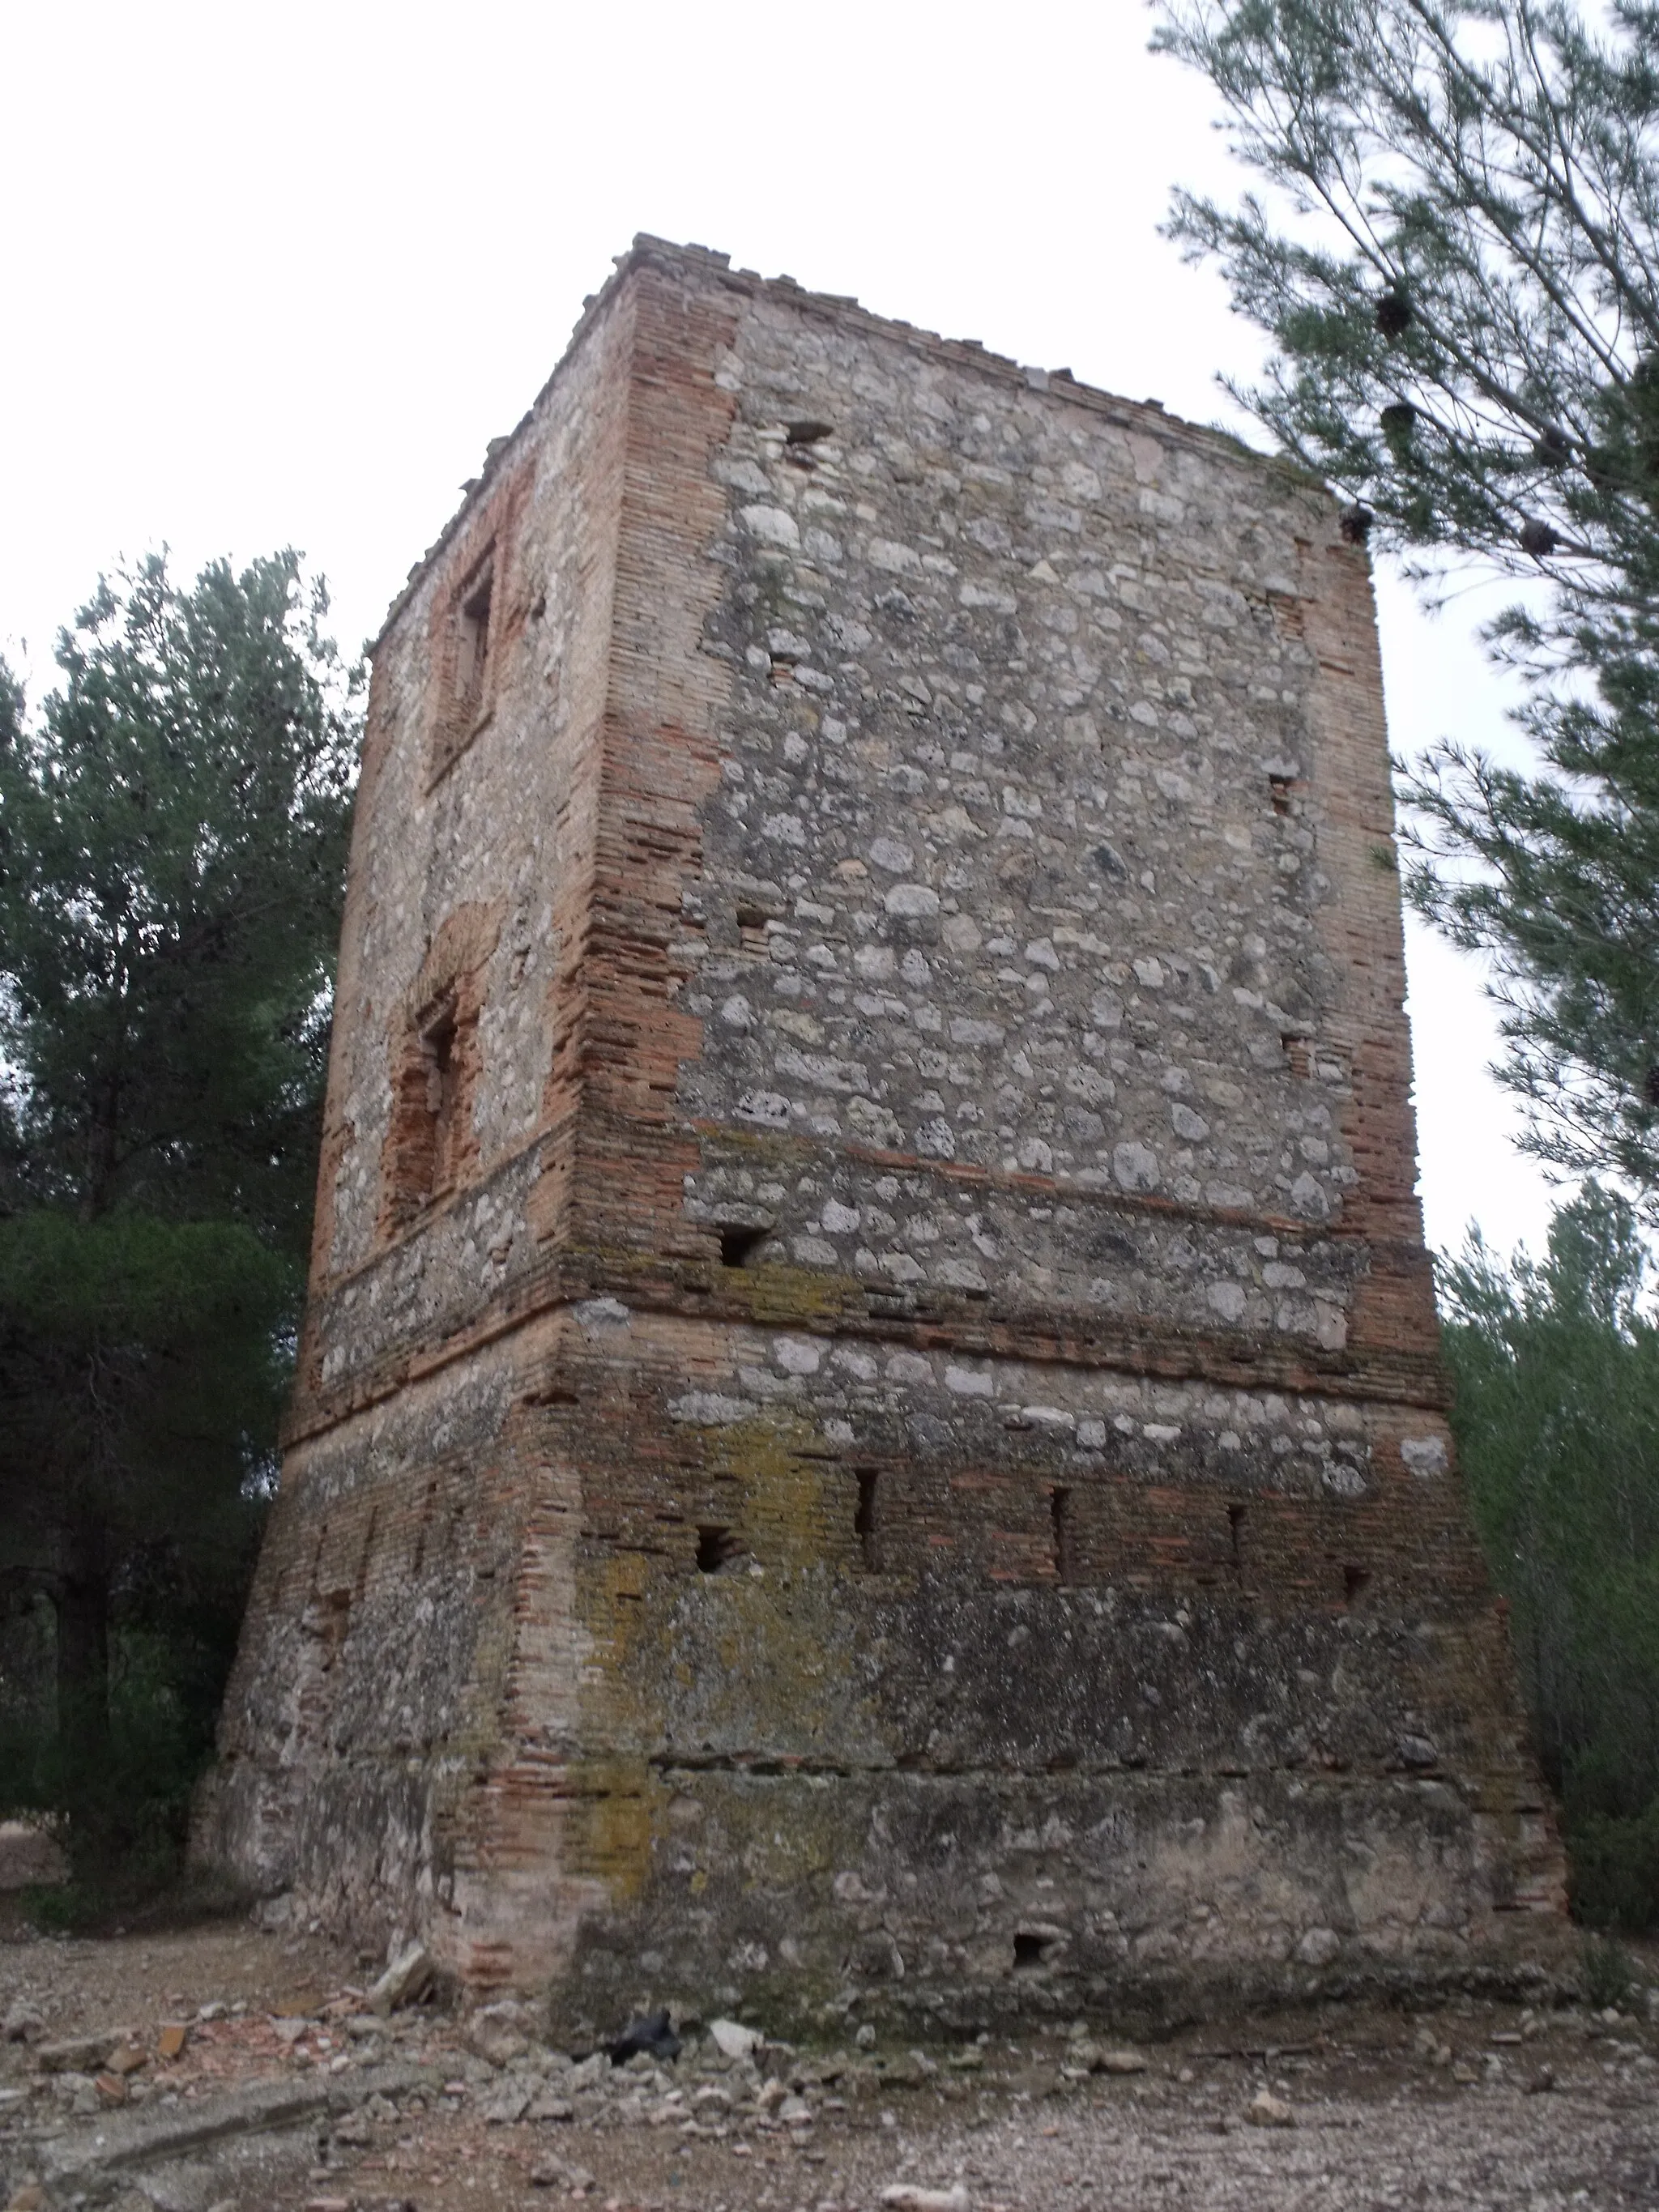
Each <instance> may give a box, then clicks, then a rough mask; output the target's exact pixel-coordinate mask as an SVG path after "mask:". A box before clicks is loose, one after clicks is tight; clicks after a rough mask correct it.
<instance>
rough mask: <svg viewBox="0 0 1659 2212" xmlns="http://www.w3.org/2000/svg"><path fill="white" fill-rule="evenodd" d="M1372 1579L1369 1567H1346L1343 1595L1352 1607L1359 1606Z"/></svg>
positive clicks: (1343, 1577) (1343, 1571)
mask: <svg viewBox="0 0 1659 2212" xmlns="http://www.w3.org/2000/svg"><path fill="white" fill-rule="evenodd" d="M1370 1578H1371V1571H1370V1568H1369V1567H1355V1566H1346V1567H1344V1568H1343V1570H1342V1595H1343V1597H1344V1598H1345V1599H1346V1601H1347V1603H1348V1604H1350V1605H1357V1604H1358V1602H1359V1600H1360V1598H1361V1596H1362V1595H1364V1589H1365V1585H1366V1583H1368V1582H1370Z"/></svg>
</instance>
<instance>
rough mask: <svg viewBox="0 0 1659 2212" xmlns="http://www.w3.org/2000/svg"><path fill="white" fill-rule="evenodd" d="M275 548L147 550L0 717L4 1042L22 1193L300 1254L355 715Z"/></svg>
mask: <svg viewBox="0 0 1659 2212" xmlns="http://www.w3.org/2000/svg"><path fill="white" fill-rule="evenodd" d="M326 607H327V601H326V598H325V596H324V595H323V594H322V592H321V591H320V587H319V588H318V589H316V590H313V592H311V593H310V594H309V595H307V593H306V592H304V590H303V589H302V586H301V576H300V570H299V563H298V561H297V558H296V556H294V555H293V554H283V555H279V556H275V557H273V558H271V559H269V560H264V561H260V562H254V563H253V564H252V567H250V568H247V569H246V571H245V572H244V573H243V574H241V575H240V576H236V575H234V574H233V573H232V571H231V569H230V568H229V566H228V563H226V562H216V563H214V564H213V565H211V566H210V567H209V568H206V569H204V571H203V573H202V574H201V576H200V577H199V578H198V579H197V583H196V585H195V587H194V589H193V590H192V591H191V592H181V591H179V589H178V588H177V587H176V586H174V585H173V583H172V581H171V580H170V579H169V577H168V575H167V568H166V564H165V562H163V561H162V560H161V558H160V557H159V556H156V557H152V558H151V559H149V560H148V561H146V562H144V563H143V566H142V567H141V568H139V569H138V570H137V572H136V573H135V574H133V575H131V576H130V577H127V578H125V579H123V580H122V583H121V586H120V588H116V587H113V586H111V585H110V584H109V583H107V582H105V583H102V584H100V587H99V590H98V592H97V594H96V596H95V597H94V599H93V600H92V601H91V602H90V604H89V605H88V606H86V607H84V608H83V609H82V611H81V613H80V615H79V616H78V617H76V627H75V628H74V629H72V630H69V631H65V632H64V634H63V635H62V637H61V638H60V640H59V644H58V666H59V668H60V670H61V671H62V674H63V681H62V683H61V684H60V685H59V687H58V690H56V691H55V692H53V693H52V695H51V696H50V697H49V698H48V699H47V700H46V702H45V706H44V710H43V712H42V714H41V715H40V718H39V721H38V723H37V725H36V726H33V728H30V727H28V726H25V725H24V724H23V723H22V721H21V717H20V715H19V714H18V713H17V711H16V708H15V696H14V704H13V708H12V713H11V715H10V719H9V724H8V723H4V722H0V822H3V824H4V828H3V832H0V837H3V842H0V947H3V954H0V959H3V968H4V975H5V979H6V983H7V987H8V988H7V994H6V997H5V1000H4V1001H3V1002H0V1048H3V1050H4V1052H5V1054H6V1056H7V1058H8V1059H9V1060H10V1062H11V1064H12V1065H13V1066H14V1067H15V1069H16V1070H17V1071H18V1073H19V1074H20V1076H21V1085H22V1092H23V1101H24V1103H23V1107H22V1112H23V1115H24V1119H25V1121H26V1123H27V1151H26V1153H25V1155H24V1157H23V1158H21V1160H20V1161H18V1162H17V1169H18V1172H19V1173H20V1175H21V1178H22V1180H23V1182H24V1185H25V1193H26V1194H27V1196H31V1197H33V1198H36V1199H39V1200H45V1201H46V1202H48V1203H59V1202H62V1203H67V1204H70V1205H72V1206H74V1207H75V1208H76V1210H77V1211H79V1212H83V1213H88V1214H94V1215H95V1214H100V1213H103V1212H107V1211H108V1210H109V1209H110V1208H111V1207H112V1206H117V1205H121V1204H125V1205H130V1206H147V1207H149V1208H151V1209H153V1210H155V1211H156V1212H162V1213H167V1214H173V1215H177V1214H180V1213H190V1214H198V1215H199V1214H216V1215H221V1216H224V1217H230V1218H239V1219H242V1220H246V1221H249V1222H251V1223H252V1224H253V1225H256V1226H257V1227H258V1229H259V1230H260V1231H262V1232H267V1233H273V1234H275V1235H276V1236H278V1237H281V1239H282V1240H283V1242H285V1243H287V1244H288V1245H289V1248H290V1249H296V1250H297V1249H300V1247H301V1245H302V1243H303V1239H304V1233H305V1224H306V1221H307V1217H308V1213H309V1209H310V1204H311V1195H312V1194H311V1180H312V1176H313V1173H314V1170H315V1158H316V1112H317V1105H318V1099H319V1091H320V1084H321V1076H322V1065H323V1054H324V1052H325V1048H326V1041H327V1033H328V1006H329V997H328V985H329V976H330V973H331V964H332V961H333V956H334V948H335V943H336V940H337V934H338V929H339V908H340V898H341V892H342V884H343V875H344V868H345V845H346V836H347V829H348V800H349V793H350V787H351V781H352V775H353V764H354V760H355V735H356V725H355V720H354V717H353V714H352V713H351V710H350V698H349V684H348V683H347V680H346V679H345V678H343V675H342V672H341V671H340V668H339V665H338V659H337V653H336V652H335V649H334V647H332V646H331V644H329V643H328V642H327V641H325V639H324V638H323V637H322V636H321V635H320V623H321V621H322V618H323V616H324V614H325V611H326Z"/></svg>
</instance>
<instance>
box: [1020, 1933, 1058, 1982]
mask: <svg viewBox="0 0 1659 2212" xmlns="http://www.w3.org/2000/svg"><path fill="white" fill-rule="evenodd" d="M1051 1940H1052V1939H1051V1938H1050V1937H1048V1936H1032V1935H1030V1934H1028V1933H1027V1932H1026V1930H1025V1929H1021V1930H1020V1932H1019V1933H1018V1935H1017V1936H1015V1938H1014V1967H1015V1971H1016V1972H1018V1971H1020V1970H1021V1969H1029V1968H1030V1967H1032V1966H1041V1965H1042V1962H1043V1960H1045V1959H1046V1958H1047V1957H1048V1945H1049V1943H1050V1942H1051Z"/></svg>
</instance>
